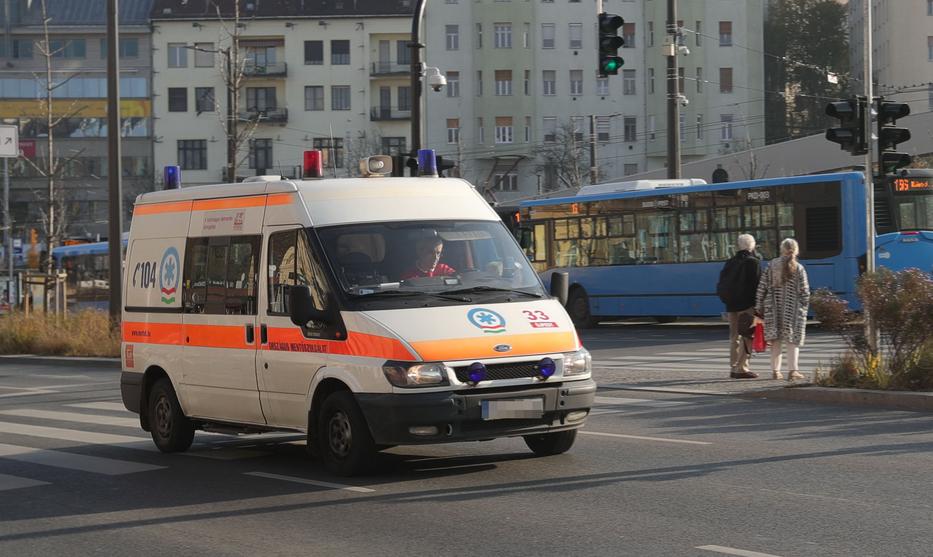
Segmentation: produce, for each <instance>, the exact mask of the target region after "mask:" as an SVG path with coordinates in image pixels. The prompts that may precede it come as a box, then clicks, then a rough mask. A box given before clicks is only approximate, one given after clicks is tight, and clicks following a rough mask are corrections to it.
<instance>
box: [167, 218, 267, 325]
mask: <svg viewBox="0 0 933 557" xmlns="http://www.w3.org/2000/svg"><path fill="white" fill-rule="evenodd" d="M259 242H260V238H259V236H214V237H210V238H191V239H189V240H188V249H187V257H188V259H187V262H186V264H185V274H184V281H185V282H184V284H185V289H184V294H183V301H184V308H185V313H207V314H215V315H255V314H256V285H257V280H256V279H257V271H258V269H259Z"/></svg>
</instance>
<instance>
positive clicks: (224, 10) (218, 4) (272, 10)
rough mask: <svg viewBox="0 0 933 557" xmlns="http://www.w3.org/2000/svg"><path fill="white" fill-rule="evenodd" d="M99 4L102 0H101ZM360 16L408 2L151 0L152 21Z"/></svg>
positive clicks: (397, 9)
mask: <svg viewBox="0 0 933 557" xmlns="http://www.w3.org/2000/svg"><path fill="white" fill-rule="evenodd" d="M101 1H102V0H101ZM237 2H238V3H239V5H240V18H241V19H253V18H301V17H321V16H328V17H339V16H344V17H361V16H379V15H382V16H404V15H411V13H412V10H413V9H414V8H413V4H414V2H412V0H154V2H153V4H152V10H151V12H150V14H151V17H152V19H153V20H171V19H205V18H216V17H217V14H218V9H219V12H220V15H221V16H222V17H224V18H231V17H233V15H234V10H235V6H236V4H237Z"/></svg>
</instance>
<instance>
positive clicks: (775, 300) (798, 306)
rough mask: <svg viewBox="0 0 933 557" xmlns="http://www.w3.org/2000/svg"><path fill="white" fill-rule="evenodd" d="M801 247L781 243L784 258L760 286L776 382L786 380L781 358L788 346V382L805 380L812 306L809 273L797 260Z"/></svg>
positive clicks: (760, 311) (760, 312)
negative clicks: (804, 349)
mask: <svg viewBox="0 0 933 557" xmlns="http://www.w3.org/2000/svg"><path fill="white" fill-rule="evenodd" d="M799 253H800V247H799V246H798V245H797V241H796V240H794V239H792V238H787V239H785V240H784V241H783V242H781V257H778V258H777V259H773V260H772V261H771V264H770V265H768V268H767V270H765V272H764V274H763V275H762V277H761V281H760V282H759V283H758V292H757V296H756V304H755V310H756V311H757V313H758V315H760V316H763V317H764V325H765V340H767V341H768V342H769V343H770V344H771V371H772V374H773V375H772V376H773V378H774V379H783V378H784V376H783V375H782V374H781V356H782V348H783V345H785V344H786V345H787V369H788V371H789V372H790V373H789V374H788V377H787V380H788V381H793V380H795V379H804V376H803V374H801V373H800V368H799V363H798V362H799V355H800V347H801V346H803V343H804V339H805V337H806V332H807V310H808V308H809V306H810V283H809V282H808V281H807V271H806V269H804V267H803V265H801V264H800V263H799V262H798V261H797V255H798V254H799Z"/></svg>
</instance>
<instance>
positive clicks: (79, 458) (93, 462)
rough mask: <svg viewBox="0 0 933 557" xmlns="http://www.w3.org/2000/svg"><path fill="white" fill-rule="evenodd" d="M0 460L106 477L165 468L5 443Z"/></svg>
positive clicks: (0, 449)
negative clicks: (5, 459)
mask: <svg viewBox="0 0 933 557" xmlns="http://www.w3.org/2000/svg"><path fill="white" fill-rule="evenodd" d="M0 458H7V459H10V460H18V461H21V462H29V463H32V464H41V465H43V466H52V467H54V468H66V469H68V470H80V471H82V472H93V473H95V474H104V475H106V476H121V475H123V474H135V473H137V472H149V471H151V470H159V469H162V468H165V467H164V466H154V465H152V464H142V463H140V462H129V461H126V460H116V459H113V458H100V457H96V456H87V455H80V454H74V453H68V452H63V451H54V450H48V449H35V448H32V447H20V446H18V445H6V444H3V443H0Z"/></svg>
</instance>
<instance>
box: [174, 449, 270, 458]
mask: <svg viewBox="0 0 933 557" xmlns="http://www.w3.org/2000/svg"><path fill="white" fill-rule="evenodd" d="M178 454H179V455H181V456H193V457H196V458H209V459H212V460H240V459H245V458H256V457H259V456H269V455H270V454H272V453H271V452H269V451H254V450H252V449H238V448H236V447H229V448H228V447H210V448H204V449H201V450H198V449H192V450H190V451H186V452H183V453H178Z"/></svg>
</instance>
